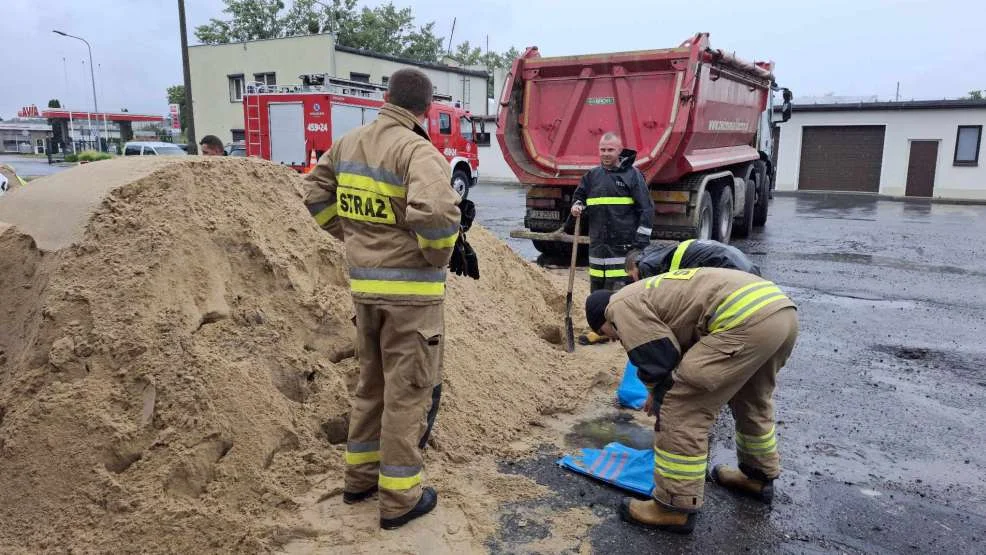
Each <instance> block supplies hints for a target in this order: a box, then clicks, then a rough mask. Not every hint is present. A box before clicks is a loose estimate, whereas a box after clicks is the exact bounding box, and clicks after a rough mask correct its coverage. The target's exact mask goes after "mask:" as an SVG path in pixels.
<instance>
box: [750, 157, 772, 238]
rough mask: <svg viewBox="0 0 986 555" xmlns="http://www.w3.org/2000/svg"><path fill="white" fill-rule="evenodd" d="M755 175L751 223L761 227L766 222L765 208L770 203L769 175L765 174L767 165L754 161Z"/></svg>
mask: <svg viewBox="0 0 986 555" xmlns="http://www.w3.org/2000/svg"><path fill="white" fill-rule="evenodd" d="M755 167H756V171H757V175H758V176H759V177H760V179H759V181H758V182H757V202H756V204H755V205H754V207H753V225H755V226H756V227H763V226H764V225H765V224H766V223H767V208H768V206H769V205H770V202H769V201H770V176H769V175H767V165H766V164H764V163H763V162H756V163H755Z"/></svg>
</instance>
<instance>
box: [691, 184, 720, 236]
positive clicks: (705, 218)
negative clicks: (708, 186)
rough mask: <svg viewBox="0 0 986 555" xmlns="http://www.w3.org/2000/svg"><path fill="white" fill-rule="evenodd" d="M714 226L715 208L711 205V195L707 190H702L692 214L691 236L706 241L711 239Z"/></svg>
mask: <svg viewBox="0 0 986 555" xmlns="http://www.w3.org/2000/svg"><path fill="white" fill-rule="evenodd" d="M713 227H715V210H714V209H713V205H712V195H711V194H710V193H709V191H708V190H705V191H703V192H702V198H701V199H700V200H699V202H698V208H697V209H696V210H695V213H694V215H692V230H693V232H692V234H691V235H692V237H694V238H695V239H699V240H704V241H708V240H709V239H712V235H713V231H712V228H713Z"/></svg>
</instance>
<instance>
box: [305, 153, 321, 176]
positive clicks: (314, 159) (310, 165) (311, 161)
mask: <svg viewBox="0 0 986 555" xmlns="http://www.w3.org/2000/svg"><path fill="white" fill-rule="evenodd" d="M317 164H318V158H317V157H316V156H315V149H312V155H311V157H310V158H309V159H308V168H307V169H305V173H308V172H310V171H312V170H313V169H315V166H316V165H317Z"/></svg>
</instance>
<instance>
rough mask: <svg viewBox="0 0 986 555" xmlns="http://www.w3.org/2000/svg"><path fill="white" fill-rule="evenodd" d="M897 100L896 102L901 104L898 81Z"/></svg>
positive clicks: (898, 83)
mask: <svg viewBox="0 0 986 555" xmlns="http://www.w3.org/2000/svg"><path fill="white" fill-rule="evenodd" d="M896 98H897V100H896V101H895V102H900V81H897V97H896Z"/></svg>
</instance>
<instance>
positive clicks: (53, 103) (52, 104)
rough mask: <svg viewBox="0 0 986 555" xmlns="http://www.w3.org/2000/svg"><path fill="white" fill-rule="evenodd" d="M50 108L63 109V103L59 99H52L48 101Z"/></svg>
mask: <svg viewBox="0 0 986 555" xmlns="http://www.w3.org/2000/svg"><path fill="white" fill-rule="evenodd" d="M48 107H49V108H61V107H62V103H61V102H59V101H58V99H57V98H52V99H51V100H49V101H48Z"/></svg>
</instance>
